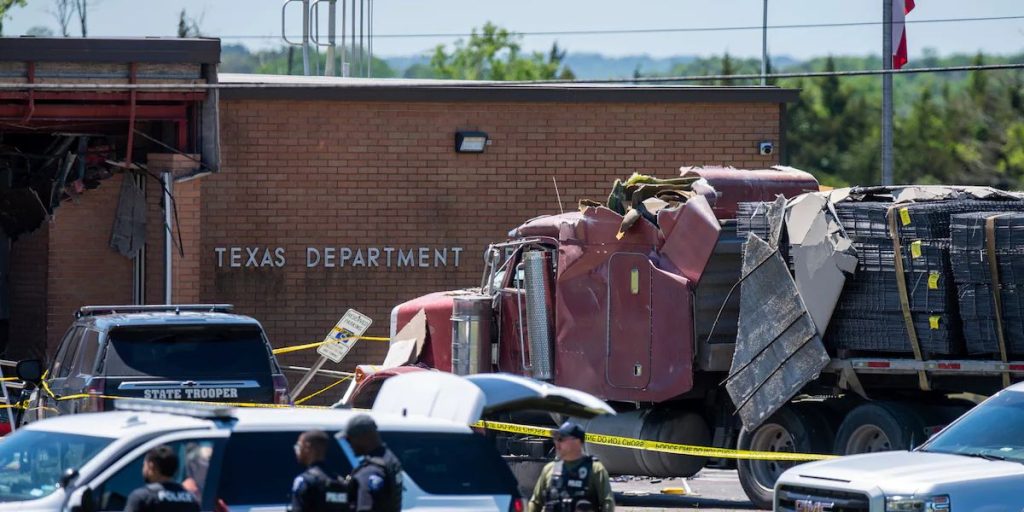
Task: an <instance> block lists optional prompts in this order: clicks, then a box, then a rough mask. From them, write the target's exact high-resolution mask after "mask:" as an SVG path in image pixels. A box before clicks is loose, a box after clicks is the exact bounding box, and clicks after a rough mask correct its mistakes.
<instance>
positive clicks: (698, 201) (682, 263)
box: [661, 196, 722, 283]
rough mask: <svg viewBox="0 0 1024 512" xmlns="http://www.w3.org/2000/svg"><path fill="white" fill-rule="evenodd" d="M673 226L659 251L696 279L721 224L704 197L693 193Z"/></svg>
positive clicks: (687, 274) (705, 265)
mask: <svg viewBox="0 0 1024 512" xmlns="http://www.w3.org/2000/svg"><path fill="white" fill-rule="evenodd" d="M673 228H674V229H672V231H671V232H669V233H666V234H665V243H664V245H662V247H661V254H662V255H664V256H665V257H666V258H667V259H668V260H669V261H670V262H671V263H672V265H674V266H675V267H676V268H677V269H679V272H680V273H681V274H682V275H683V277H685V278H686V279H689V280H690V281H692V282H693V283H698V282H700V277H701V275H702V274H703V273H704V269H705V268H706V267H707V263H708V259H710V258H711V253H713V252H714V251H715V242H716V241H717V240H718V233H719V232H720V231H721V230H722V225H721V224H719V222H718V219H716V218H715V212H713V211H712V210H711V205H709V204H708V202H707V200H706V199H704V197H703V196H696V197H694V198H692V199H690V200H689V201H687V202H686V204H685V205H683V208H682V211H681V212H680V213H679V218H678V220H677V221H676V223H675V224H674V225H673Z"/></svg>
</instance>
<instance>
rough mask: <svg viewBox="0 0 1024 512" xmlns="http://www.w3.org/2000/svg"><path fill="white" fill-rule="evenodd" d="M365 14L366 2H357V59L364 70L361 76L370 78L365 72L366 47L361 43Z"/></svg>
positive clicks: (363, 0)
mask: <svg viewBox="0 0 1024 512" xmlns="http://www.w3.org/2000/svg"><path fill="white" fill-rule="evenodd" d="M365 13H366V0H359V58H360V59H362V64H363V68H364V72H363V75H365V76H370V73H369V72H366V71H365V70H366V69H369V68H367V67H366V58H365V56H366V46H364V43H363V35H364V34H365V33H366V24H365V23H364V22H363V18H364V14H365Z"/></svg>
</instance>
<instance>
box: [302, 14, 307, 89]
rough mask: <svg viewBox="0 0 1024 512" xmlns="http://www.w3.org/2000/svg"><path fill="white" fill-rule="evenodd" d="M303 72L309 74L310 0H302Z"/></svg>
mask: <svg viewBox="0 0 1024 512" xmlns="http://www.w3.org/2000/svg"><path fill="white" fill-rule="evenodd" d="M302 74H304V75H306V76H309V0H302Z"/></svg>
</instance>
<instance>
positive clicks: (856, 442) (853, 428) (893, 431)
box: [834, 402, 926, 455]
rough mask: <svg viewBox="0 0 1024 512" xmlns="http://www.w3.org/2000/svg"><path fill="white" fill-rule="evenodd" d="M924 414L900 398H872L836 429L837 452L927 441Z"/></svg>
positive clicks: (877, 449)
mask: <svg viewBox="0 0 1024 512" xmlns="http://www.w3.org/2000/svg"><path fill="white" fill-rule="evenodd" d="M925 439H926V434H925V428H924V423H923V421H922V418H921V415H920V414H917V413H916V412H915V411H914V410H913V409H912V408H910V407H908V406H905V405H903V404H900V403H896V402H870V403H866V404H862V405H859V406H857V407H856V408H855V409H853V410H852V411H850V414H848V415H847V416H846V419H844V420H843V422H842V424H840V425H839V431H838V432H837V433H836V443H835V447H834V453H837V454H839V455H854V454H857V453H873V452H885V451H892V450H909V449H911V448H912V447H914V446H915V445H918V444H921V443H923V442H924V441H925Z"/></svg>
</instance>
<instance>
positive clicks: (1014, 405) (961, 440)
mask: <svg viewBox="0 0 1024 512" xmlns="http://www.w3.org/2000/svg"><path fill="white" fill-rule="evenodd" d="M920 451H926V452H935V453H952V454H956V455H966V456H971V457H984V458H989V459H993V460H1004V459H1005V460H1010V461H1016V462H1024V393H1021V392H1016V391H1003V392H1001V393H999V394H998V395H996V396H994V397H992V398H991V399H989V400H987V401H985V402H984V403H982V404H981V405H979V406H977V407H975V408H974V409H972V410H971V411H970V412H969V413H967V414H966V415H964V416H963V417H962V418H960V419H959V420H957V421H956V422H955V423H953V424H952V425H950V426H949V428H947V429H946V430H944V431H943V432H941V433H940V434H938V435H936V436H935V437H934V438H932V439H931V440H930V441H928V443H926V444H925V445H924V446H922V447H921V448H920Z"/></svg>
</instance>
